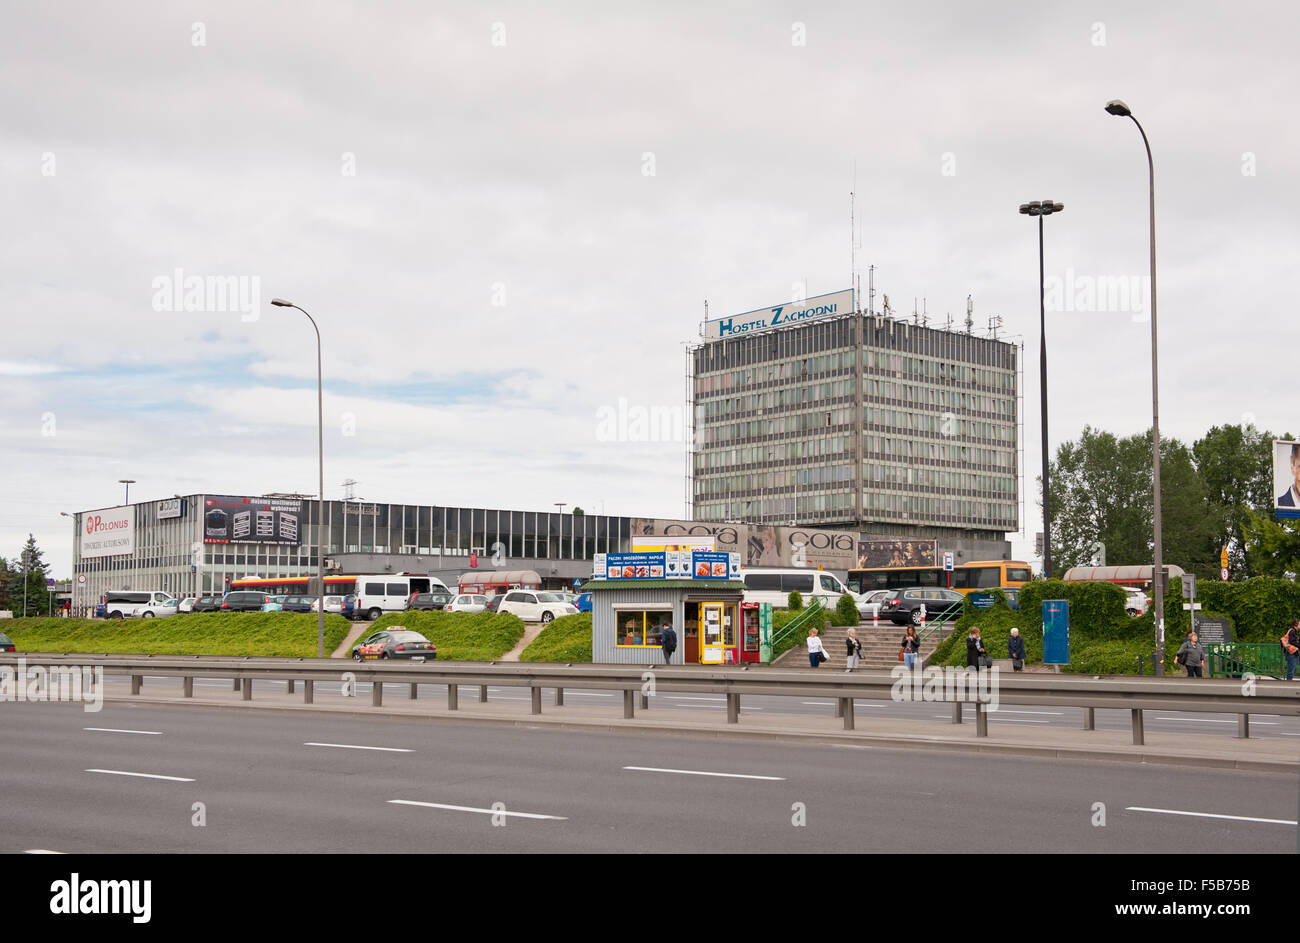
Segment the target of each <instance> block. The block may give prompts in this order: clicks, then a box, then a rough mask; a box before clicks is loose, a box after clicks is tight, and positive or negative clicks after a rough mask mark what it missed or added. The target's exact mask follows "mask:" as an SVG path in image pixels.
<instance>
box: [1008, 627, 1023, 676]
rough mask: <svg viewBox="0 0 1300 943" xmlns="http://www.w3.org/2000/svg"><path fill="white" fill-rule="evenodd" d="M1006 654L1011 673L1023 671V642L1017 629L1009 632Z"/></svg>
mask: <svg viewBox="0 0 1300 943" xmlns="http://www.w3.org/2000/svg"><path fill="white" fill-rule="evenodd" d="M1007 654H1008V655H1010V656H1011V669H1012V670H1013V671H1024V670H1025V640H1024V639H1022V638H1021V637H1020V630H1019V629H1012V630H1011V637H1010V638H1009V639H1007Z"/></svg>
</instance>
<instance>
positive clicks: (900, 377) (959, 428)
mask: <svg viewBox="0 0 1300 943" xmlns="http://www.w3.org/2000/svg"><path fill="white" fill-rule="evenodd" d="M771 310H777V311H780V310H781V309H779V308H778V309H771ZM787 317H788V315H787ZM711 323H712V322H711ZM747 326H749V325H747ZM718 333H719V332H718V331H717V330H713V331H709V332H707V334H706V336H708V339H706V340H704V341H703V342H702V343H700V344H699V345H698V346H695V347H693V348H692V349H691V351H690V354H689V357H690V367H689V369H690V383H691V386H692V389H693V410H692V422H693V429H692V441H693V452H692V460H691V476H692V482H691V494H692V516H693V517H694V518H695V519H696V520H699V521H731V520H744V521H752V522H758V523H796V524H799V525H804V526H815V527H825V528H833V529H834V528H843V529H852V530H856V531H859V532H860V533H862V534H863V535H864V536H867V535H872V536H874V535H907V536H920V537H935V538H950V539H952V538H956V539H964V540H971V541H988V540H994V541H1001V540H1003V539H1004V537H1005V535H1006V534H1007V533H1008V532H1012V531H1017V530H1019V528H1020V518H1021V514H1022V509H1021V507H1020V500H1021V496H1020V489H1019V465H1020V457H1019V448H1020V439H1021V431H1020V422H1019V416H1020V411H1021V410H1020V405H1019V403H1018V397H1019V391H1020V376H1019V371H1020V360H1019V354H1020V350H1019V348H1018V347H1017V345H1016V344H1013V343H1009V342H1007V341H1005V340H999V339H996V338H991V337H978V336H974V335H972V334H969V333H960V332H956V331H952V330H944V329H939V328H933V327H928V326H924V325H920V324H914V323H908V322H906V321H899V320H895V319H893V318H888V317H878V316H873V315H868V314H863V313H861V312H850V313H846V314H839V315H836V316H830V317H822V318H820V319H816V320H811V321H809V322H806V323H797V324H794V325H792V326H782V327H776V326H773V327H769V328H768V329H766V330H764V329H762V328H761V327H759V328H758V329H756V330H754V331H752V332H747V333H743V334H739V335H731V336H722V337H717V336H716V335H717V334H718ZM710 335H712V336H710Z"/></svg>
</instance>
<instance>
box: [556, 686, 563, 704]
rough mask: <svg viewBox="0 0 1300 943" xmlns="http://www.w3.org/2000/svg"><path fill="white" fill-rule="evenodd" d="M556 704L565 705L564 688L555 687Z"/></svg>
mask: <svg viewBox="0 0 1300 943" xmlns="http://www.w3.org/2000/svg"><path fill="white" fill-rule="evenodd" d="M555 706H556V707H563V706H564V688H556V689H555Z"/></svg>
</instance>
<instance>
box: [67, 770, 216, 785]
mask: <svg viewBox="0 0 1300 943" xmlns="http://www.w3.org/2000/svg"><path fill="white" fill-rule="evenodd" d="M86 772H87V773H108V774H109V775H110V776H138V777H139V778H140V779H166V780H168V781H170V782H173V783H192V782H194V780H192V779H187V778H186V777H184V776H160V775H159V774H157V773H128V772H127V771H126V770H124V769H88V770H86Z"/></svg>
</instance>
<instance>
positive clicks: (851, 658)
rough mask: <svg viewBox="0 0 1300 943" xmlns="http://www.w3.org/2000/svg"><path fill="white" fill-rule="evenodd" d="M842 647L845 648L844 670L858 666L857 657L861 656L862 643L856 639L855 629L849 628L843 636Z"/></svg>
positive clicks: (856, 631) (856, 632) (850, 669)
mask: <svg viewBox="0 0 1300 943" xmlns="http://www.w3.org/2000/svg"><path fill="white" fill-rule="evenodd" d="M844 647H845V649H846V652H845V657H844V663H845V664H846V665H848V667H847V668H845V669H844V670H845V671H846V672H848V671H852V670H853V669H854V668H856V667H858V659H860V658H861V657H862V643H861V642H860V641H858V630H857V629H849V631H848V634H847V635H845V637H844Z"/></svg>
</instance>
